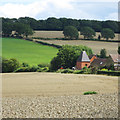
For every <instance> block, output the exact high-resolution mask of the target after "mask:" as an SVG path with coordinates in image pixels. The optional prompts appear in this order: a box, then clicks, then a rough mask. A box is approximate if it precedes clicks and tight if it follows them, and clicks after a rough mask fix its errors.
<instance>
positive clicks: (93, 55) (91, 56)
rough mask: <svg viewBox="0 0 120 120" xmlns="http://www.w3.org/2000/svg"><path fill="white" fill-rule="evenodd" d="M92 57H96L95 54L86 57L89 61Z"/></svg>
mask: <svg viewBox="0 0 120 120" xmlns="http://www.w3.org/2000/svg"><path fill="white" fill-rule="evenodd" d="M93 56H96V55H95V54H91V55H89V56H88V57H89V59H91V58H92V57H93Z"/></svg>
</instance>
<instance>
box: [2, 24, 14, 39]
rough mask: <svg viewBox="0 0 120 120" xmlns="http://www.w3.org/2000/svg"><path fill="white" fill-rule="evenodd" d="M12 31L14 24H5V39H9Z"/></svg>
mask: <svg viewBox="0 0 120 120" xmlns="http://www.w3.org/2000/svg"><path fill="white" fill-rule="evenodd" d="M12 30H13V24H11V23H7V22H6V23H3V25H2V34H3V36H5V37H9V36H10V35H11V34H12Z"/></svg>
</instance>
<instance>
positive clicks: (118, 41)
mask: <svg viewBox="0 0 120 120" xmlns="http://www.w3.org/2000/svg"><path fill="white" fill-rule="evenodd" d="M32 39H40V40H66V41H69V39H65V38H42V37H32ZM78 40H83V41H100V42H117V43H120V40H98V39H78ZM71 41H72V40H71Z"/></svg>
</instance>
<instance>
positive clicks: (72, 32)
mask: <svg viewBox="0 0 120 120" xmlns="http://www.w3.org/2000/svg"><path fill="white" fill-rule="evenodd" d="M63 34H64V36H65V38H68V39H78V36H79V34H78V30H77V28H75V27H74V26H66V27H65V28H64V30H63Z"/></svg>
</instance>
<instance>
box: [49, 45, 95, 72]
mask: <svg viewBox="0 0 120 120" xmlns="http://www.w3.org/2000/svg"><path fill="white" fill-rule="evenodd" d="M83 50H85V51H86V52H87V54H88V55H90V54H92V53H93V52H92V49H91V48H88V47H87V46H82V45H80V46H70V45H63V46H62V48H60V49H59V52H58V53H57V56H56V57H54V58H53V59H52V61H51V70H57V69H59V68H61V66H62V67H63V68H64V69H66V68H72V67H74V66H75V65H76V61H77V59H78V57H79V55H80V54H81V52H82V51H83Z"/></svg>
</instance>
